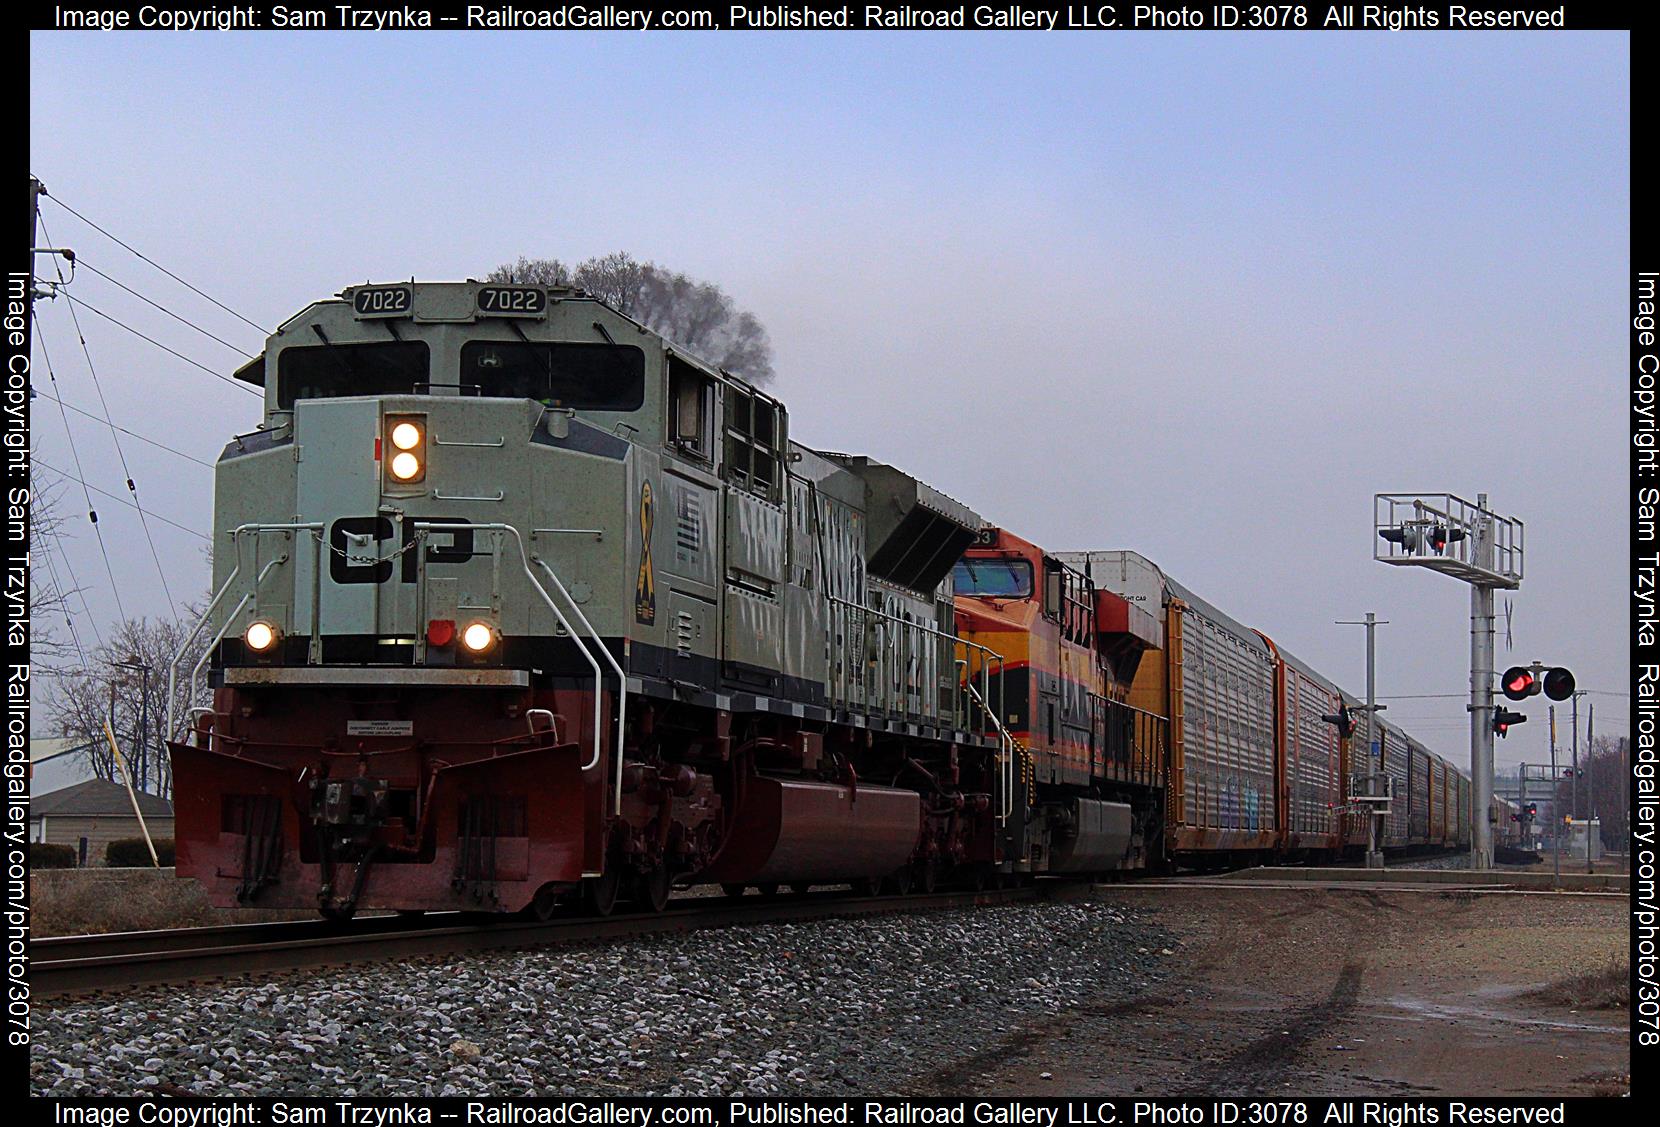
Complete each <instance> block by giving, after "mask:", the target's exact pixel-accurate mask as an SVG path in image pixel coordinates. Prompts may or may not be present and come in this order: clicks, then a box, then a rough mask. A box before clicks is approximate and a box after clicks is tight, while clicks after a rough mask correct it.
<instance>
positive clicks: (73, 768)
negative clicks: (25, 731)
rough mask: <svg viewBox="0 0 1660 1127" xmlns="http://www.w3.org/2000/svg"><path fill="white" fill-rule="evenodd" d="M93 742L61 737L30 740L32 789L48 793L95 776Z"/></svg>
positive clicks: (30, 778) (31, 790) (30, 789)
mask: <svg viewBox="0 0 1660 1127" xmlns="http://www.w3.org/2000/svg"><path fill="white" fill-rule="evenodd" d="M90 746H91V745H89V744H87V743H86V742H85V741H83V740H78V739H68V738H63V737H58V738H54V739H44V740H40V739H31V740H30V741H29V791H30V792H31V793H33V794H46V793H48V792H50V791H55V790H62V789H63V788H64V787H67V786H70V785H72V784H74V783H78V782H81V781H83V780H85V779H90V778H92V761H91V760H90V759H88V758H87V748H88V747H90Z"/></svg>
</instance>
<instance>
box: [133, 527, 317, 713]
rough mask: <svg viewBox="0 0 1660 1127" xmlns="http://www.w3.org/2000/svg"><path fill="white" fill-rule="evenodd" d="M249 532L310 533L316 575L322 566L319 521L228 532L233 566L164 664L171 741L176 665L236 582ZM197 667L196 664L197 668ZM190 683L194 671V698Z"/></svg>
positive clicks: (314, 595)
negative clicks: (234, 553)
mask: <svg viewBox="0 0 1660 1127" xmlns="http://www.w3.org/2000/svg"><path fill="white" fill-rule="evenodd" d="M249 532H252V533H254V534H255V535H258V534H259V533H262V532H309V533H311V534H312V537H313V539H314V540H315V541H316V551H315V570H316V572H317V573H319V574H320V573H321V571H322V566H323V560H322V543H323V525H322V522H321V521H312V522H309V523H284V524H239V525H237V526H236V527H235V528H233V529H231V532H230V537H231V543H232V544H235V545H236V546H237V553H236V557H237V558H236V566H235V567H233V568H231V573H230V575H228V576H226V577H225V582H224V584H223V585H221V586H220V588H219V590H218V591H217V592H216V593H215V594H214V596H213V598H212V599H211V600H209V602H208V605H207V609H206V610H204V611H203V612H202V614H201V617H200V618H198V619H197V620H196V625H195V626H193V627H191V630H190V633H189V634H187V635H186V636H185V639H184V642H183V644H182V645H180V646H179V651H178V652H177V653H175V654H174V655H173V660H172V661H171V662H169V663H168V665H167V728H166V732H167V737H168V738H169V739H171V738H173V736H174V735H176V734H177V732H176V729H175V726H174V718H175V716H177V714H178V703H177V702H176V701H175V699H174V696H175V693H176V690H177V685H178V673H179V662H181V661H183V660H184V655H185V654H186V653H188V652H189V650H190V647H191V645H192V644H193V643H194V642H195V641H196V636H197V635H198V634H200V633H201V632H202V627H204V626H206V625H207V623H208V619H210V618H212V617H213V612H214V610H215V608H217V607H218V606H219V601H220V600H221V599H223V598H224V597H225V596H226V595H227V594H228V593H229V592H230V589H231V585H232V584H234V583H235V582H236V580H237V577H238V576H239V575H241V574H242V550H241V543H240V542H241V538H242V537H243V535H244V534H246V533H249ZM254 558H255V559H256V560H257V559H258V558H259V556H258V546H257V542H256V546H255V556H254ZM282 558H283V559H285V560H286V559H287V558H288V557H287V555H286V554H285V555H284V556H283V557H282ZM269 571H270V567H269V566H267V567H266V568H265V569H264V570H263V571H261V572H260V573H259V575H258V576H256V577H255V579H254V591H255V592H256V593H257V592H258V590H259V585H260V583H261V582H263V581H264V579H265V575H266V573H267V572H269ZM318 582H319V579H318V575H313V576H312V607H311V651H310V655H309V656H310V660H312V661H316V660H317V648H318V645H319V638H320V635H319V633H318V612H319V604H318V592H317V585H318ZM243 601H244V602H246V599H244V600H243ZM240 611H241V607H240V606H239V607H238V608H237V611H236V612H233V613H232V614H231V618H232V619H234V618H235V617H236V614H237V613H239V612H240ZM223 633H224V632H223V631H221V632H220V634H221V636H223ZM215 644H217V639H216V640H215ZM208 649H209V651H210V652H211V651H212V649H213V647H212V646H209V647H208ZM198 668H200V666H199V665H198ZM194 681H195V676H194V672H193V673H192V684H191V689H190V691H191V699H195V692H196V688H195V684H194Z"/></svg>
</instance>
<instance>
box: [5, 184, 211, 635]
mask: <svg viewBox="0 0 1660 1127" xmlns="http://www.w3.org/2000/svg"><path fill="white" fill-rule="evenodd" d="M36 219H37V220H38V221H39V222H40V230H41V234H43V235H45V236H46V244H47V245H48V246H50V245H52V235H51V233H50V232H49V231H47V230H46V221H45V220H44V219H40V217H39V216H36ZM59 277H62V270H61V268H59ZM69 319H70V321H71V322H73V323H74V325H75V335H76V336H78V337H79V338H80V340H81V354H82V355H83V356H85V357H86V370H87V371H88V372H90V373H91V374H92V388H93V390H94V391H96V392H97V393H98V405H99V406H100V407H102V408H103V409H104V422H105V423H106V424H107V425H108V426H109V428H110V441H111V442H113V443H114V444H115V456H116V457H117V458H118V459H120V461H121V473H122V475H123V476H124V477H125V478H126V479H127V492H128V493H131V494H132V497H133V508H135V509H138V525H139V527H140V528H141V529H143V530H144V541H145V543H147V544H148V545H149V546H150V558H151V559H153V560H154V561H155V562H156V575H157V576H159V577H160V578H161V593H162V594H163V595H164V596H165V597H166V599H167V609H168V610H169V611H171V612H172V613H173V615H174V617H177V616H178V613H179V605H178V604H177V603H176V602H174V601H173V590H172V588H171V587H169V586H168V585H167V569H166V568H164V567H162V566H161V553H160V552H158V551H156V541H155V537H153V536H151V535H150V522H149V521H148V520H147V519H146V518H145V516H144V510H143V509H142V508H140V507H139V504H138V483H137V482H136V481H134V480H133V471H132V468H131V467H130V466H128V465H127V452H126V451H125V450H123V449H122V448H121V439H120V437H119V435H118V434H117V432H116V429H115V420H114V419H112V418H110V405H109V400H107V399H105V398H104V383H103V381H102V380H100V379H99V378H98V368H97V366H96V365H94V364H93V363H92V349H90V348H89V347H87V343H86V333H85V332H83V331H82V330H81V318H80V315H79V314H78V313H76V312H75V306H74V305H70V307H69ZM37 320H38V319H37ZM122 617H126V616H125V615H123V616H122Z"/></svg>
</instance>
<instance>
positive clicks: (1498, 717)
mask: <svg viewBox="0 0 1660 1127" xmlns="http://www.w3.org/2000/svg"><path fill="white" fill-rule="evenodd" d="M1526 723H1527V717H1526V716H1523V715H1522V714H1521V713H1520V712H1511V711H1510V710H1509V709H1507V708H1495V709H1494V710H1493V734H1494V735H1495V736H1503V735H1505V734H1506V733H1507V732H1509V731H1510V725H1512V724H1526Z"/></svg>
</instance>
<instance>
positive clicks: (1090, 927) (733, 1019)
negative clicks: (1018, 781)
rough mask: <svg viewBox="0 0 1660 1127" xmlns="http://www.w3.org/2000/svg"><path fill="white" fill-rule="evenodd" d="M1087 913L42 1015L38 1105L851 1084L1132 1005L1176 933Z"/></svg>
mask: <svg viewBox="0 0 1660 1127" xmlns="http://www.w3.org/2000/svg"><path fill="white" fill-rule="evenodd" d="M1145 920H1146V917H1145V916H1144V914H1143V913H1141V912H1139V911H1137V910H1136V909H1134V908H1127V907H1124V906H1122V905H1111V904H1106V903H1101V902H1097V901H1093V900H1074V901H1070V902H1051V903H1042V902H1039V903H1025V904H1015V905H1005V906H1000V907H993V908H978V909H973V910H960V911H938V912H926V913H916V914H909V915H895V916H884V917H875V918H864V919H832V920H820V921H813V922H808V923H793V924H773V925H765V926H757V927H734V928H726V929H721V930H710V931H698V932H689V933H680V934H671V935H657V936H647V937H642V938H638V939H629V940H620V941H619V940H613V941H610V942H605V943H594V944H583V945H576V946H569V947H554V948H543V949H541V950H532V951H509V952H492V953H488V954H472V955H467V956H455V957H449V958H443V959H437V958H430V959H419V960H411V961H409V962H405V963H390V962H389V963H372V964H365V965H361V966H355V967H345V968H331V969H327V970H322V971H318V972H316V973H315V974H312V975H309V976H305V975H298V974H287V975H281V976H276V977H272V978H269V979H265V980H257V981H247V982H237V983H217V984H205V985H200V986H191V987H185V988H180V987H158V988H144V989H137V990H133V991H132V992H130V993H126V994H122V995H119V996H106V997H102V998H93V999H80V1000H75V999H66V1000H61V1001H55V1002H52V1003H42V1004H41V1005H40V1006H39V1008H38V1009H37V1012H36V1014H35V1022H34V1029H35V1040H34V1045H33V1046H32V1048H31V1051H30V1068H29V1071H30V1086H31V1089H32V1090H33V1091H34V1092H35V1093H36V1094H39V1095H63V1096H68V1095H94V1094H95V1095H133V1094H146V1093H149V1094H154V1093H169V1092H171V1093H175V1094H197V1095H215V1096H238V1095H301V1094H316V1095H360V1096H443V1095H482V1096H532V1095H544V1096H546V1095H551V1096H561V1095H563V1096H599V1095H613V1094H640V1095H648V1094H649V1095H686V1096H709V1095H730V1094H744V1095H778V1094H788V1095H848V1094H884V1093H910V1092H917V1091H922V1090H924V1089H925V1088H926V1086H927V1079H928V1077H929V1076H930V1075H932V1074H934V1073H935V1072H937V1071H939V1070H940V1069H942V1068H947V1067H949V1066H950V1065H952V1064H954V1063H955V1062H957V1061H960V1060H962V1059H964V1058H966V1057H969V1056H971V1055H973V1054H975V1053H979V1052H984V1051H985V1050H987V1049H989V1048H992V1047H993V1046H995V1045H997V1043H998V1042H999V1041H1000V1040H1001V1039H1002V1038H1004V1037H1006V1036H1008V1035H1010V1034H1011V1033H1014V1032H1015V1031H1017V1030H1018V1029H1020V1028H1021V1026H1022V1024H1023V1023H1025V1022H1029V1021H1037V1022H1041V1021H1042V1020H1043V1018H1044V1017H1045V1016H1046V1015H1052V1014H1056V1013H1059V1012H1061V1011H1063V1010H1065V1009H1067V1008H1070V1007H1074V1006H1078V1005H1082V1004H1101V1003H1111V1002H1113V1001H1118V1000H1122V999H1125V998H1129V997H1133V996H1135V995H1136V994H1138V993H1140V992H1141V991H1142V990H1144V989H1145V988H1146V987H1147V986H1148V985H1149V983H1151V982H1152V981H1154V980H1156V979H1159V978H1161V977H1163V975H1164V974H1165V973H1167V971H1168V969H1169V964H1170V963H1171V962H1172V961H1173V960H1172V959H1171V955H1172V954H1173V953H1174V952H1173V951H1172V947H1173V942H1172V940H1171V939H1170V937H1169V936H1168V935H1167V934H1165V933H1164V932H1163V931H1161V930H1160V929H1158V928H1156V927H1155V926H1153V925H1151V924H1150V923H1147V922H1145Z"/></svg>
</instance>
